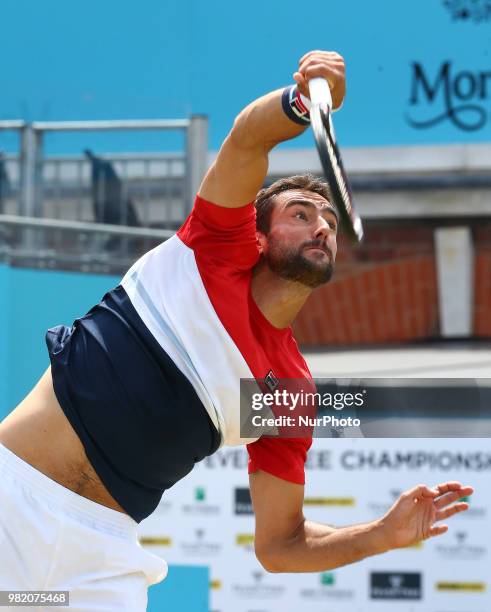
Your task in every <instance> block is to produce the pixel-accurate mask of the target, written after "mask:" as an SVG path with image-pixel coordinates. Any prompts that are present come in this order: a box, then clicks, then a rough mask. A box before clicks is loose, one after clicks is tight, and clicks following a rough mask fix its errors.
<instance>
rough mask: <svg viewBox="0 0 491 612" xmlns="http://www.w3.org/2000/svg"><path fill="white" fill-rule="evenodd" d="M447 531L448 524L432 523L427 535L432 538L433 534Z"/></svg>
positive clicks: (436, 534)
mask: <svg viewBox="0 0 491 612" xmlns="http://www.w3.org/2000/svg"><path fill="white" fill-rule="evenodd" d="M447 531H448V525H434V526H433V527H431V528H430V530H429V532H428V537H429V538H433V537H434V536H439V535H442V534H444V533H446V532H447Z"/></svg>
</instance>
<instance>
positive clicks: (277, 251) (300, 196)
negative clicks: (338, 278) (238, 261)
mask: <svg viewBox="0 0 491 612" xmlns="http://www.w3.org/2000/svg"><path fill="white" fill-rule="evenodd" d="M337 227H338V217H337V214H336V212H335V209H334V207H333V206H332V205H331V204H330V203H329V202H328V201H327V200H326V199H325V198H324V197H322V196H321V195H319V194H317V193H314V192H311V191H306V190H303V189H298V190H291V191H284V192H282V193H279V194H278V195H277V196H276V197H275V201H274V208H273V211H272V214H271V224H270V231H269V233H268V234H267V235H266V236H265V235H264V234H259V239H260V243H261V246H262V254H263V258H264V260H265V262H266V264H267V265H268V266H269V267H270V269H271V270H272V271H273V272H274V273H275V274H277V275H278V276H279V277H281V278H284V279H288V280H293V281H297V282H299V283H301V284H303V285H305V286H307V287H310V288H312V289H314V288H315V287H318V286H319V285H322V284H324V283H327V282H328V281H329V280H330V279H331V276H332V273H333V267H334V261H335V259H336V251H337V245H336V233H337Z"/></svg>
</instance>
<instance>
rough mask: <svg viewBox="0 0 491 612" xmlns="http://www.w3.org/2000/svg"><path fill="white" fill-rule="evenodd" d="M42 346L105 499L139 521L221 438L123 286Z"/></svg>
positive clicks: (56, 331) (48, 337) (58, 329)
mask: <svg viewBox="0 0 491 612" xmlns="http://www.w3.org/2000/svg"><path fill="white" fill-rule="evenodd" d="M46 343H47V345H48V351H49V355H50V360H51V369H52V375H53V385H54V390H55V393H56V396H57V398H58V401H59V402H60V405H61V407H62V409H63V411H64V412H65V414H66V416H67V418H68V420H69V421H70V423H71V425H72V427H73V428H74V429H75V431H76V432H77V434H78V436H79V437H80V439H81V441H82V443H83V445H84V448H85V451H86V453H87V457H88V458H89V461H90V463H91V464H92V466H93V467H94V469H95V471H96V472H97V474H98V475H99V477H100V478H101V480H102V482H103V483H104V485H105V486H106V487H107V489H108V491H109V492H110V493H111V495H112V496H113V497H114V499H116V501H117V502H118V503H119V504H120V505H121V506H122V507H123V508H124V509H125V510H126V512H127V513H128V514H129V515H130V516H131V517H132V518H133V519H134V520H136V521H141V520H143V519H144V518H146V517H147V516H148V515H150V514H151V513H152V512H153V511H154V510H155V508H156V507H157V505H158V503H159V501H160V498H161V497H162V494H163V492H164V491H165V490H166V489H168V488H170V487H171V486H172V485H173V484H175V483H176V482H177V481H178V480H180V479H181V478H183V477H184V476H185V475H186V474H188V473H189V472H190V471H191V470H192V468H193V466H194V464H195V463H196V462H198V461H201V460H202V459H204V457H206V456H208V455H211V454H212V453H214V452H215V451H216V450H217V449H218V447H219V445H220V435H219V433H218V431H217V429H216V427H215V426H214V425H213V423H212V421H211V419H210V417H209V416H208V413H207V412H206V410H205V408H204V406H203V404H202V403H201V401H200V399H199V397H198V396H197V394H196V392H195V390H194V388H193V386H192V385H191V383H190V382H189V381H188V379H187V378H186V377H185V376H184V375H183V374H182V373H181V371H180V370H179V369H178V368H177V367H176V365H175V364H174V362H173V361H172V360H171V359H170V357H169V356H168V355H167V353H166V352H165V351H164V350H163V349H162V347H161V346H160V344H159V343H158V342H157V340H156V339H155V338H154V337H153V335H152V334H151V333H150V331H149V330H148V329H147V328H146V326H145V325H144V324H143V322H142V320H141V319H140V317H139V315H138V313H137V312H136V310H135V309H134V307H133V305H132V303H131V301H130V299H129V297H128V295H127V294H126V292H125V291H124V289H123V288H122V287H117V288H116V289H114V290H113V291H110V292H109V293H107V294H106V295H105V296H104V298H103V299H102V301H101V302H100V303H99V304H97V305H96V306H94V308H92V309H91V310H90V311H89V312H88V313H87V314H86V315H85V316H84V317H82V318H80V319H76V321H75V322H74V324H73V326H72V327H71V328H69V327H66V326H64V325H60V326H57V327H54V328H52V329H49V330H48V332H47V334H46Z"/></svg>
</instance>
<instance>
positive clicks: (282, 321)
mask: <svg viewBox="0 0 491 612" xmlns="http://www.w3.org/2000/svg"><path fill="white" fill-rule="evenodd" d="M251 290H252V297H253V298H254V301H255V302H256V304H257V306H258V308H259V310H260V311H261V312H262V313H263V315H264V316H265V317H266V319H267V320H268V321H269V322H270V323H271V325H273V326H274V327H277V328H278V329H284V328H285V327H288V326H289V325H291V324H292V323H293V321H294V320H295V317H296V316H297V314H298V313H299V311H300V309H301V308H302V306H303V305H304V304H305V302H306V300H307V298H308V297H309V295H310V294H311V292H312V289H309V287H306V286H305V285H302V284H301V283H297V282H295V281H291V280H285V279H283V278H280V277H279V276H277V275H276V274H274V273H273V272H271V270H270V269H269V268H268V266H266V265H262V264H261V263H259V264H258V265H257V266H256V267H255V268H254V271H253V275H252V282H251Z"/></svg>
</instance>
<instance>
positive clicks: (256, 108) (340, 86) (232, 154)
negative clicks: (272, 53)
mask: <svg viewBox="0 0 491 612" xmlns="http://www.w3.org/2000/svg"><path fill="white" fill-rule="evenodd" d="M314 77H323V78H325V79H327V80H328V81H329V84H330V87H331V91H332V95H333V103H334V107H335V108H336V107H338V106H340V105H341V103H342V101H343V98H344V92H345V78H344V60H343V58H342V57H341V56H340V55H338V54H337V53H331V52H326V51H311V52H310V53H307V54H306V55H305V56H304V57H302V58H301V60H300V62H299V68H298V72H295V74H294V78H295V81H296V82H297V85H298V87H299V89H300V91H301V92H302V94H304V95H306V96H308V86H307V83H308V81H309V80H310V79H311V78H314ZM282 92H283V90H277V91H273V92H272V93H269V94H267V95H265V96H263V97H261V98H259V99H257V100H255V101H254V102H252V103H251V104H249V106H247V107H246V108H245V109H244V110H243V111H242V112H241V113H240V114H239V115H238V117H237V118H236V119H235V122H234V125H233V128H232V130H231V131H230V133H229V134H228V136H227V138H226V139H225V141H224V143H223V144H222V147H221V148H220V151H219V153H218V156H217V158H216V160H215V162H214V163H213V165H212V166H211V168H210V169H209V171H208V173H207V174H206V176H205V178H204V180H203V183H202V184H201V187H200V189H199V195H200V196H201V197H202V198H204V199H205V200H208V201H210V202H213V203H214V204H218V205H220V206H224V207H228V208H236V207H240V206H244V205H245V204H247V203H248V202H251V201H253V200H254V199H255V197H256V194H257V192H258V191H259V189H261V187H262V185H263V182H264V179H265V177H266V174H267V171H268V154H269V152H270V151H271V149H272V148H273V147H274V146H275V145H277V144H278V143H280V142H283V141H285V140H289V139H291V138H294V137H295V136H298V135H299V134H301V133H302V132H303V131H304V130H305V126H302V125H298V124H297V123H294V122H293V121H291V120H290V119H289V118H288V117H287V116H286V115H285V113H284V112H283V109H282V104H281V96H282Z"/></svg>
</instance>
